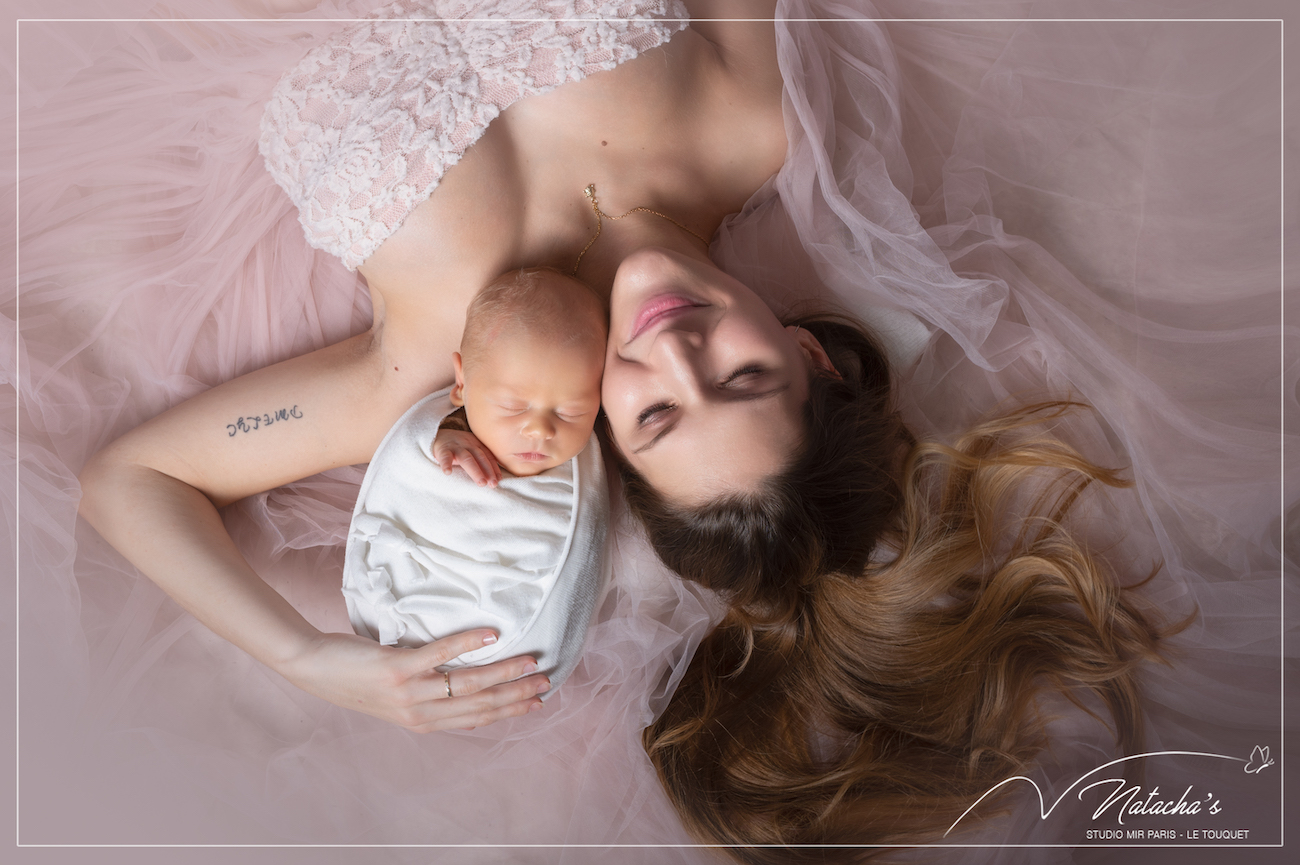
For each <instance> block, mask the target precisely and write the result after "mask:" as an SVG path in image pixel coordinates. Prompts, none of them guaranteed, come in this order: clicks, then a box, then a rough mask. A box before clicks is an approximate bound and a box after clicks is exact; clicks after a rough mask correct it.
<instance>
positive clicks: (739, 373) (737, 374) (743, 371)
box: [721, 363, 767, 387]
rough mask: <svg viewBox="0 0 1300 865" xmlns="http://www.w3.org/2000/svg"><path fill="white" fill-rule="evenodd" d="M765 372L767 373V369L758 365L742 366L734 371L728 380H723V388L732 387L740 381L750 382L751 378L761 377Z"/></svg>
mask: <svg viewBox="0 0 1300 865" xmlns="http://www.w3.org/2000/svg"><path fill="white" fill-rule="evenodd" d="M765 372H767V369H766V368H764V367H762V366H760V365H759V364H756V363H750V364H746V365H745V366H742V367H740V368H739V369H736V370H733V371H732V373H731V374H730V375H728V376H727V377H726V378H724V379H723V380H722V382H721V386H722V387H730V386H731V385H732V384H734V383H735V382H736V381H737V380H740V379H745V380H748V379H750V378H753V377H756V376H760V375H762V374H763V373H765Z"/></svg>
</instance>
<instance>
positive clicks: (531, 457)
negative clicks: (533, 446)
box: [515, 451, 550, 463]
mask: <svg viewBox="0 0 1300 865" xmlns="http://www.w3.org/2000/svg"><path fill="white" fill-rule="evenodd" d="M515 458H516V459H521V460H524V461H525V462H534V463H539V462H542V461H543V460H547V459H550V457H549V456H548V455H546V454H542V453H538V452H537V451H525V452H524V453H518V454H515Z"/></svg>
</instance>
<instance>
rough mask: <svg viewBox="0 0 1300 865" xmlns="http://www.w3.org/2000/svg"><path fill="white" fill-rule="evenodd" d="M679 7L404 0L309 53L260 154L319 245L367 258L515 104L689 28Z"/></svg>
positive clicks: (282, 87) (267, 125)
mask: <svg viewBox="0 0 1300 865" xmlns="http://www.w3.org/2000/svg"><path fill="white" fill-rule="evenodd" d="M686 17H687V16H686V10H685V8H684V7H683V6H682V3H681V0H622V2H619V0H497V2H494V3H474V2H465V0H399V2H397V3H393V4H392V5H390V6H387V7H385V8H384V9H382V10H380V11H378V12H376V13H375V15H374V17H373V19H372V20H368V21H365V22H362V23H359V24H354V25H352V26H350V27H348V28H347V29H346V30H343V31H342V32H340V33H339V34H337V35H336V36H334V37H333V38H331V39H330V40H328V41H326V42H325V43H323V44H321V45H318V46H317V47H315V48H313V49H312V50H311V51H310V52H309V53H308V54H307V56H306V57H304V58H303V60H302V61H301V62H300V63H299V64H298V65H297V66H295V67H294V68H293V69H291V70H289V72H288V73H286V74H285V76H284V77H283V78H282V79H281V80H280V83H279V84H278V85H277V86H276V88H275V91H274V93H273V94H272V97H271V101H270V103H269V104H268V105H267V107H266V113H265V115H264V116H263V118H262V133H261V138H260V140H259V149H260V150H261V152H262V156H263V157H264V158H265V160H266V166H267V169H268V170H269V171H270V172H271V175H272V176H273V177H274V178H275V181H276V182H277V183H278V184H280V186H281V187H283V188H284V190H285V191H286V192H288V193H289V197H290V198H291V199H292V200H293V202H294V204H296V205H297V206H298V218H299V221H300V222H301V223H302V226H303V230H304V231H305V232H306V234H307V241H308V243H310V244H311V245H312V246H314V247H316V248H318V249H323V250H325V251H327V252H330V253H332V254H334V255H337V256H338V257H339V258H341V259H342V260H343V263H344V264H345V265H347V267H348V268H349V269H355V268H356V267H357V265H359V264H360V263H361V262H363V261H365V260H366V258H368V257H369V256H370V254H371V253H372V252H374V251H375V250H376V249H378V248H379V245H380V244H381V243H383V242H384V240H385V239H386V238H387V237H388V236H389V235H390V234H392V233H393V232H394V231H396V230H397V228H398V227H399V226H400V225H401V224H402V221H403V220H404V219H405V218H406V216H407V214H409V213H410V212H411V210H412V209H414V208H415V207H416V206H417V205H419V204H420V203H421V202H423V201H424V200H425V199H426V198H428V197H429V196H430V195H431V194H432V193H433V190H434V189H435V188H436V187H437V185H438V182H439V181H440V180H441V179H442V176H443V174H444V173H445V172H446V171H447V169H448V168H450V167H451V166H453V165H455V164H456V162H457V161H459V159H460V157H461V155H462V154H463V153H464V152H465V150H466V149H467V148H468V147H469V146H470V145H471V144H473V143H474V142H475V141H477V140H478V138H479V136H481V135H482V134H483V131H484V130H485V129H486V128H487V125H488V124H489V123H491V122H492V120H493V118H495V117H496V116H497V115H498V114H500V113H501V111H502V110H504V109H505V108H506V107H507V106H509V105H510V104H511V103H513V102H514V101H516V100H518V99H521V98H523V97H525V96H530V95H533V94H537V93H544V92H546V91H547V90H551V89H553V88H555V87H558V86H559V85H561V84H564V83H567V82H570V81H577V80H580V79H581V78H583V77H585V76H587V75H590V74H591V73H593V72H600V71H603V70H607V69H613V68H614V67H615V66H617V65H619V64H620V63H623V62H625V61H627V60H630V59H632V58H633V57H635V56H637V54H639V53H640V52H642V51H646V50H648V49H650V48H654V47H656V46H658V45H661V44H663V43H664V42H666V41H667V40H668V39H669V38H670V37H671V36H672V35H673V34H674V33H676V32H678V31H679V30H681V29H683V28H685V27H686V24H687V21H686Z"/></svg>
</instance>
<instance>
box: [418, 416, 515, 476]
mask: <svg viewBox="0 0 1300 865" xmlns="http://www.w3.org/2000/svg"><path fill="white" fill-rule="evenodd" d="M433 458H434V460H435V461H436V462H437V463H438V465H440V466H442V470H443V472H444V473H446V474H451V469H452V466H460V467H461V468H463V469H464V470H465V474H467V475H469V476H470V479H471V480H472V481H474V483H476V484H478V485H479V486H483V485H484V484H487V485H488V486H491V487H494V486H496V485H497V483H498V482H499V481H500V480H501V466H500V465H499V464H498V463H497V458H496V457H495V456H494V455H493V454H492V451H490V450H488V449H487V446H486V445H485V444H483V442H481V441H479V440H478V436H476V435H474V433H472V432H466V431H464V430H458V429H446V428H445V427H444V428H440V429H439V430H438V435H437V437H436V438H434V440H433Z"/></svg>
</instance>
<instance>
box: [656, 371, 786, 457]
mask: <svg viewBox="0 0 1300 865" xmlns="http://www.w3.org/2000/svg"><path fill="white" fill-rule="evenodd" d="M789 387H790V383H789V382H786V383H785V384H782V385H780V386H779V387H774V388H772V389H771V390H765V391H762V392H760V393H738V394H735V395H733V396H731V397H730V398H729V399H728V400H727V402H757V401H758V400H761V399H771V398H772V397H774V396H778V395H779V394H782V393H784V392H785V391H786V390H787V389H788V388H789ZM678 423H680V421H676V420H675V421H673V422H672V423H670V424H669V425H668V426H666V427H664V428H663V429H661V430H660V431H659V432H658V433H657V434H656V435H655V437H654V438H652V439H650V441H648V442H646V443H645V444H643V445H641V447H639V448H637V449H636V450H634V451H632V453H634V454H643V453H645V452H646V451H648V450H650V448H652V447H654V446H655V445H657V444H659V440H660V439H662V438H663V437H664V436H666V435H668V434H669V433H670V432H672V431H673V430H675V429H677V424H678Z"/></svg>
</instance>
